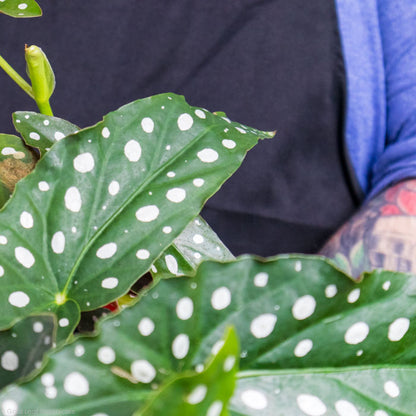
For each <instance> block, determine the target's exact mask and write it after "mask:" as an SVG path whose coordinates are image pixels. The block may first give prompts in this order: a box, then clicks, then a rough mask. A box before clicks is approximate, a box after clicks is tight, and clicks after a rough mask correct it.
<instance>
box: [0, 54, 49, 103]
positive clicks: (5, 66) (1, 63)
mask: <svg viewBox="0 0 416 416" xmlns="http://www.w3.org/2000/svg"><path fill="white" fill-rule="evenodd" d="M0 67H1V68H3V69H4V71H5V72H6V74H7V75H9V76H10V78H11V79H12V80H13V81H14V82H15V83H16V84H17V85H18V86H19V87H20V88H21V89H22V90H23V91H24V92H25V93H26V94H28V95H29V97H30V98H33V99H34V98H35V97H34V95H33V90H32V87H31V86H30V85H29V84H28V83H27V82H26V81H25V80H24V79H23V78H22V77H21V76H20V75H19V74H18V73H17V72H16V71H15V70H14V69H13V68H12V67H11V66H10V65H9V64H8V63H7V61H6V60H5V59H4V58H3V57H2V56H1V55H0ZM48 105H49V103H48Z"/></svg>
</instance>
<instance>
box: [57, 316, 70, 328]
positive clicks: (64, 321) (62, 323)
mask: <svg viewBox="0 0 416 416" xmlns="http://www.w3.org/2000/svg"><path fill="white" fill-rule="evenodd" d="M58 323H59V326H60V327H61V328H65V327H67V326H68V325H69V320H68V318H61V319H60V320H59V322H58Z"/></svg>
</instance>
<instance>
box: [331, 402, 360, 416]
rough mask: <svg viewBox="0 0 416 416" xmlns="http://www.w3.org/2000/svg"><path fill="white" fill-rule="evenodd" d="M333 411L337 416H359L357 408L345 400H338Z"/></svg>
mask: <svg viewBox="0 0 416 416" xmlns="http://www.w3.org/2000/svg"><path fill="white" fill-rule="evenodd" d="M335 410H336V411H337V413H338V414H339V416H360V413H359V412H358V410H357V408H356V407H355V406H354V405H353V404H352V403H351V402H349V401H347V400H338V401H337V402H336V403H335Z"/></svg>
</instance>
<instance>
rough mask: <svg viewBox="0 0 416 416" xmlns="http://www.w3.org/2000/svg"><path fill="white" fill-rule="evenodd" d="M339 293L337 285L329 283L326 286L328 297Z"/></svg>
mask: <svg viewBox="0 0 416 416" xmlns="http://www.w3.org/2000/svg"><path fill="white" fill-rule="evenodd" d="M337 293H338V289H337V287H336V286H335V285H328V286H327V287H326V288H325V296H326V297H327V298H333V297H334V296H335V295H336V294H337Z"/></svg>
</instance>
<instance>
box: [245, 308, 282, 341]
mask: <svg viewBox="0 0 416 416" xmlns="http://www.w3.org/2000/svg"><path fill="white" fill-rule="evenodd" d="M276 321H277V317H276V315H273V314H272V313H265V314H262V315H259V316H258V317H257V318H255V319H253V320H252V321H251V324H250V332H251V333H252V334H253V335H254V336H255V337H256V338H259V339H260V338H266V337H268V336H269V335H270V334H271V333H272V332H273V330H274V327H275V325H276Z"/></svg>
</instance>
